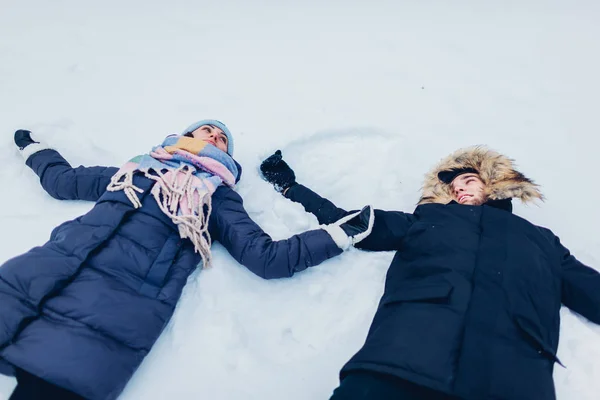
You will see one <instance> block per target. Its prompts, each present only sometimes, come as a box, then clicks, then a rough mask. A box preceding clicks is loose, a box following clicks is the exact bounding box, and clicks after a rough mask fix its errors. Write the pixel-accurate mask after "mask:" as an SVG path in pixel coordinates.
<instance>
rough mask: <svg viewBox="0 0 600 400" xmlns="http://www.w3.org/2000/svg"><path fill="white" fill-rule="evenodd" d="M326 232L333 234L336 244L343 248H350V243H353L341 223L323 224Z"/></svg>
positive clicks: (322, 227)
mask: <svg viewBox="0 0 600 400" xmlns="http://www.w3.org/2000/svg"><path fill="white" fill-rule="evenodd" d="M321 229H323V230H324V231H325V232H327V233H328V234H329V236H331V238H332V239H333V241H334V242H335V244H337V246H338V247H339V248H340V249H342V250H348V248H349V247H350V245H351V244H352V240H351V239H350V238H349V237H348V235H346V232H344V230H343V229H342V228H340V227H339V225H323V226H321Z"/></svg>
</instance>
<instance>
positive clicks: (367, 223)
mask: <svg viewBox="0 0 600 400" xmlns="http://www.w3.org/2000/svg"><path fill="white" fill-rule="evenodd" d="M374 217H375V216H374V215H373V209H372V208H371V206H364V207H363V209H362V210H360V213H358V214H357V215H355V216H354V217H353V218H351V219H349V220H348V221H346V222H344V223H342V224H340V228H342V230H343V231H344V232H345V233H346V235H348V237H350V238H352V242H353V243H352V244H354V243H358V242H360V241H361V240H363V239H364V238H365V237H367V235H369V233H371V229H372V228H373V222H374Z"/></svg>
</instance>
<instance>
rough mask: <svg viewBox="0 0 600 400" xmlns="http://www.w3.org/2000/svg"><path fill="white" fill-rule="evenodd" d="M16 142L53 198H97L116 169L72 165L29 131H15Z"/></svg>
mask: <svg viewBox="0 0 600 400" xmlns="http://www.w3.org/2000/svg"><path fill="white" fill-rule="evenodd" d="M15 143H16V144H17V146H18V147H19V149H20V152H21V155H22V156H23V158H24V159H25V163H26V164H27V166H29V167H30V168H31V169H32V170H33V171H34V172H35V173H36V174H37V175H38V176H39V177H40V183H41V184H42V187H43V188H44V189H45V190H46V192H48V194H49V195H50V196H52V197H54V198H55V199H59V200H88V201H96V200H98V199H99V198H100V196H102V194H103V193H104V192H105V191H106V187H107V186H108V184H109V183H110V178H111V177H112V176H113V175H114V174H115V173H116V172H117V170H118V168H115V167H83V166H80V167H77V168H73V167H72V166H71V165H70V164H69V163H68V162H67V160H65V159H64V158H63V156H61V155H60V153H59V152H58V151H56V150H54V149H51V148H49V147H47V146H45V145H43V144H41V143H38V142H35V141H33V139H31V136H30V132H29V131H23V130H19V131H17V132H16V133H15Z"/></svg>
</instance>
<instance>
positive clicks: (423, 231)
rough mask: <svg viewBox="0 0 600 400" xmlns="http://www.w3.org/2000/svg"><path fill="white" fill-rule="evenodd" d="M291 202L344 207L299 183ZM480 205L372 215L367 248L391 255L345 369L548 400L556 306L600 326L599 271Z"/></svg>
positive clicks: (338, 212)
mask: <svg viewBox="0 0 600 400" xmlns="http://www.w3.org/2000/svg"><path fill="white" fill-rule="evenodd" d="M286 197H288V198H289V199H291V200H292V201H295V202H298V203H301V204H302V205H303V206H304V208H305V209H306V210H307V211H308V212H310V213H313V214H314V215H315V216H316V217H317V218H318V220H319V222H320V223H321V224H329V223H331V222H333V221H336V220H338V219H339V218H341V217H343V216H345V215H347V214H348V212H347V211H345V210H343V209H341V208H338V207H336V206H335V205H334V204H333V203H331V202H330V201H329V200H327V199H324V198H322V197H320V196H319V195H317V194H316V193H314V192H313V191H311V190H310V189H308V188H306V187H304V186H302V185H296V186H293V187H291V188H290V189H289V190H288V191H287V193H286ZM511 210H512V207H511V200H510V199H507V200H500V201H491V202H488V203H486V204H484V205H482V206H470V205H460V204H457V203H451V204H424V205H420V206H418V207H417V208H416V210H415V212H414V213H413V214H408V213H403V212H397V211H382V210H376V211H375V224H374V227H373V231H372V233H371V235H370V236H368V237H367V238H366V239H365V240H363V241H362V242H360V243H359V244H357V246H356V247H358V248H362V249H365V250H374V251H386V250H396V251H397V253H396V256H395V257H394V259H393V261H392V263H391V265H390V268H389V270H388V273H387V277H386V283H385V292H384V295H383V297H382V299H381V302H380V304H379V307H378V310H377V313H376V315H375V317H374V319H373V322H372V325H371V328H370V330H369V333H368V335H367V339H366V342H365V344H364V346H363V347H362V349H360V351H359V352H358V353H357V354H356V355H355V356H354V357H352V359H351V360H350V361H349V362H348V363H347V364H346V365H345V366H344V367H343V369H342V371H341V379H343V378H344V377H345V376H347V375H348V374H351V373H352V372H353V371H357V370H368V371H375V372H380V373H384V374H389V375H393V376H396V377H399V378H402V379H406V380H408V381H411V382H414V383H416V384H419V385H423V386H426V387H429V388H432V389H434V390H438V391H441V392H445V393H448V394H451V395H455V396H458V397H460V398H464V399H511V400H512V399H514V400H517V399H522V400H531V399H548V400H549V399H554V398H555V391H554V384H553V380H552V371H553V367H554V363H555V362H559V360H558V359H557V357H556V350H557V347H558V336H559V324H560V317H559V311H560V308H561V303H562V304H564V305H566V306H567V307H569V308H570V309H572V310H573V311H576V312H577V313H579V314H581V315H583V316H584V317H586V318H588V319H589V320H590V321H592V322H595V323H600V274H599V273H598V272H597V271H595V270H594V269H592V268H589V267H587V266H585V265H583V264H582V263H581V262H579V261H578V260H577V259H575V257H573V256H572V255H571V254H570V253H569V251H568V250H567V249H566V248H565V247H564V246H563V245H561V243H560V241H559V239H558V238H557V237H556V236H555V235H554V234H553V233H552V232H551V231H550V230H548V229H545V228H541V227H538V226H535V225H533V224H531V223H530V222H528V221H526V220H525V219H523V218H520V217H518V216H516V215H514V214H512V212H511Z"/></svg>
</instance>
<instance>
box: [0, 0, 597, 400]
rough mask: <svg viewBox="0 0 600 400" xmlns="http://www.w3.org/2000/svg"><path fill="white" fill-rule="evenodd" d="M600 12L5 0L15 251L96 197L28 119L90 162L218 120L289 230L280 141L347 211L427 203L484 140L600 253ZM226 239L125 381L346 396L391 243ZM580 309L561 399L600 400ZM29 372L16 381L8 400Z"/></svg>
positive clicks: (570, 330) (233, 393)
mask: <svg viewBox="0 0 600 400" xmlns="http://www.w3.org/2000/svg"><path fill="white" fill-rule="evenodd" d="M599 20H600V2H598V1H596V0H571V1H569V2H564V1H558V0H544V1H542V0H505V1H500V2H498V1H491V0H490V1H487V0H457V1H453V2H448V1H442V0H429V1H418V2H417V1H413V2H408V1H403V2H401V1H397V0H379V1H376V2H366V1H362V2H359V1H340V0H330V1H316V0H304V1H302V2H299V1H290V0H280V1H275V0H271V1H266V0H263V1H258V0H257V1H252V2H249V1H248V2H245V1H242V0H237V1H225V0H223V1H216V0H215V1H206V0H203V1H184V0H172V1H170V2H165V1H137V0H136V1H116V0H105V1H102V2H99V1H98V2H84V1H76V0H54V1H51V2H50V1H42V0H19V1H17V0H2V1H1V2H0V93H1V94H0V132H2V136H1V137H2V139H0V164H1V165H2V168H0V181H1V182H2V183H3V190H2V192H3V193H2V196H0V222H1V225H2V230H1V233H0V235H1V240H0V263H1V262H3V261H5V260H7V259H9V258H10V257H12V256H15V255H17V254H20V253H22V252H25V251H27V250H28V249H29V248H31V247H33V246H36V245H40V244H42V243H44V242H45V241H46V240H47V238H48V236H49V233H50V231H51V229H52V228H53V227H54V226H55V225H57V224H58V223H60V222H62V221H64V220H66V219H70V218H73V217H76V216H78V215H80V214H82V213H84V212H86V211H87V210H89V209H90V208H91V207H92V204H88V203H83V202H59V201H56V200H54V199H52V198H50V197H49V196H48V195H47V194H45V192H44V191H43V189H42V188H41V187H40V186H39V183H38V181H37V178H36V177H35V176H34V174H33V173H32V172H31V171H30V170H29V169H28V168H27V167H26V166H25V165H24V163H23V160H22V159H21V157H20V156H19V154H18V152H17V150H16V148H15V146H14V144H13V142H12V134H13V132H14V131H15V130H16V129H19V128H28V129H31V130H32V131H33V132H34V137H35V138H37V139H41V140H44V141H45V142H46V143H47V144H48V145H50V146H52V147H54V148H56V149H59V150H60V151H61V152H62V153H63V155H65V156H66V157H67V158H68V159H69V160H70V161H71V162H72V163H73V164H75V165H79V164H84V165H116V166H118V165H120V164H122V163H123V162H124V161H126V160H127V159H128V158H129V157H131V156H133V155H136V154H138V153H141V152H145V151H147V150H148V149H149V147H151V146H152V145H154V144H156V143H157V142H159V141H160V140H161V139H162V138H163V137H164V136H165V135H166V134H169V133H174V132H178V131H179V130H181V129H183V128H184V127H186V126H187V125H188V124H190V123H191V122H194V121H196V120H198V119H202V118H218V119H221V120H223V121H224V122H225V123H227V124H228V126H229V127H230V128H231V130H232V131H233V132H234V134H235V142H236V143H235V144H236V158H237V159H238V161H239V162H240V163H241V164H242V165H243V166H244V177H243V179H242V181H241V183H240V185H239V193H240V194H241V195H242V196H243V197H244V199H245V205H246V208H247V210H248V212H249V213H250V215H251V216H252V217H253V218H254V219H255V220H256V221H257V222H258V223H259V224H260V225H261V226H262V227H263V228H264V229H265V230H266V231H267V232H268V233H270V234H271V235H272V236H273V237H274V238H278V239H281V238H286V237H288V236H290V235H292V234H294V233H298V232H302V231H304V230H306V229H311V228H315V227H316V226H317V222H316V219H315V218H314V217H312V216H311V215H308V214H306V213H305V212H304V211H303V209H302V207H301V206H299V205H297V204H293V203H291V202H290V201H288V200H286V199H284V198H283V197H281V196H280V195H279V194H277V193H276V192H275V191H274V190H273V189H272V188H271V186H270V185H268V184H267V183H265V182H264V181H262V180H261V179H260V177H259V176H258V173H257V167H258V165H259V163H260V161H261V159H263V158H265V157H266V156H268V155H270V154H271V153H272V152H273V151H274V150H276V149H277V148H281V149H282V150H283V152H284V156H285V159H287V160H288V162H289V163H290V164H291V165H292V167H294V169H295V170H296V173H297V176H298V179H299V181H301V182H303V183H305V184H306V185H308V186H310V187H312V188H313V189H315V190H316V191H317V192H319V193H321V194H322V195H324V196H327V197H329V198H330V199H332V200H333V201H334V202H336V203H337V204H338V205H339V206H341V207H345V208H348V209H356V208H360V207H362V206H363V205H365V204H368V203H371V204H373V205H374V206H375V207H378V208H384V209H391V210H404V211H408V212H411V211H412V210H413V209H414V205H415V203H416V201H417V200H418V196H419V187H420V183H421V179H422V176H423V175H424V173H425V172H426V171H427V170H428V169H429V168H430V167H431V166H432V165H433V164H434V163H435V162H436V161H438V160H439V159H440V158H441V157H443V156H445V155H446V154H448V153H450V152H451V151H453V150H455V149H457V148H459V147H462V146H466V145H472V144H488V145H489V146H491V147H493V148H495V149H497V150H499V151H501V152H503V153H506V154H508V155H510V156H511V157H513V158H515V159H516V160H517V163H518V165H519V167H520V169H521V170H522V171H523V172H524V173H525V174H526V175H528V176H530V177H533V178H534V179H535V180H536V181H537V182H538V183H539V184H541V185H542V187H543V191H544V193H545V194H546V196H547V201H546V202H545V203H543V204H541V205H540V206H539V207H538V206H530V207H524V206H521V205H517V206H516V210H515V211H516V213H517V214H519V215H521V216H523V217H525V218H527V219H529V220H530V221H532V222H533V223H536V224H539V225H543V226H547V227H549V228H551V229H552V230H553V231H554V232H555V233H557V234H558V235H559V236H560V237H561V239H562V241H563V243H565V244H566V245H567V246H568V247H569V248H570V249H571V251H572V252H573V253H574V254H575V255H576V256H577V257H578V258H579V259H580V260H581V261H583V262H585V263H586V264H588V265H590V266H592V267H595V268H600V239H599V236H598V223H599V221H600V212H599V211H598V204H597V202H598V197H599V195H600V189H598V187H599V186H598V184H597V183H596V182H595V180H596V179H597V178H598V170H597V165H596V164H597V159H598V157H597V151H598V148H599V145H600V139H598V136H599V132H600V129H599V128H600V122H599V119H598V93H600V78H599V75H598V74H599V71H600V56H599V54H600V25H599V24H598V21H599ZM213 252H214V268H212V269H210V270H206V271H202V272H198V273H195V274H194V275H192V276H191V277H190V280H189V284H188V285H187V287H186V289H185V292H184V295H183V297H182V298H181V301H180V303H179V306H178V308H177V310H176V313H175V315H174V317H173V319H172V321H171V323H170V324H169V326H168V328H167V330H166V331H165V332H164V334H163V335H162V336H161V338H160V340H159V341H158V343H157V344H156V346H155V348H154V349H153V350H152V352H151V353H150V355H149V356H148V357H147V359H146V360H145V362H144V363H143V365H142V366H141V368H140V369H139V371H138V372H137V373H136V374H135V376H134V377H133V379H132V380H131V382H130V384H129V385H128V386H127V388H126V390H125V391H124V393H123V395H122V399H124V400H133V399H166V398H171V399H198V398H209V399H224V400H225V399H232V400H233V399H236V400H237V399H281V398H286V399H290V400H305V399H309V400H311V399H326V398H328V396H329V395H330V394H331V392H332V390H333V389H334V388H335V387H336V385H337V374H338V371H339V369H340V368H341V366H342V365H343V364H344V363H345V362H346V360H347V359H348V358H349V357H351V356H352V355H353V354H354V352H355V351H357V350H358V349H359V347H360V346H361V344H362V343H363V340H364V338H365V334H366V331H367V329H368V327H369V324H370V322H371V318H372V316H373V313H374V311H375V309H376V306H377V303H378V301H379V298H380V295H381V293H382V288H383V282H384V277H385V273H386V270H387V267H388V265H389V262H390V261H391V258H392V256H393V254H392V253H366V252H361V251H358V250H354V249H352V250H350V251H348V252H346V253H345V254H343V255H342V256H340V257H338V258H336V259H332V260H330V261H328V262H326V263H324V264H322V265H320V266H317V267H315V268H312V269H310V270H309V271H305V272H303V273H300V274H298V275H297V276H295V277H294V278H292V279H288V280H279V281H263V280H261V279H259V278H257V277H255V276H254V275H252V274H251V273H250V272H248V271H247V270H245V269H244V268H243V267H242V266H240V265H239V264H237V263H236V262H235V261H233V259H232V258H231V257H230V256H229V254H228V253H227V252H226V251H225V250H224V249H223V247H221V246H220V245H219V244H215V245H214V247H213ZM599 290H600V288H599ZM562 316H563V320H562V321H563V324H562V331H561V343H560V348H559V357H560V358H561V359H562V361H563V363H564V364H566V365H567V367H568V369H563V368H562V367H560V366H557V367H556V369H555V371H556V372H555V382H556V388H557V393H558V397H559V399H582V400H591V399H597V398H598V393H600V362H599V361H598V360H600V327H598V326H595V325H592V324H591V323H589V322H587V321H585V320H583V319H582V318H580V317H578V316H575V315H574V314H573V313H571V312H570V311H568V310H566V309H564V310H563V311H562ZM14 384H15V381H14V380H13V379H9V378H5V377H2V378H0V398H7V397H8V396H9V394H10V392H11V391H12V388H13V387H14Z"/></svg>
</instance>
